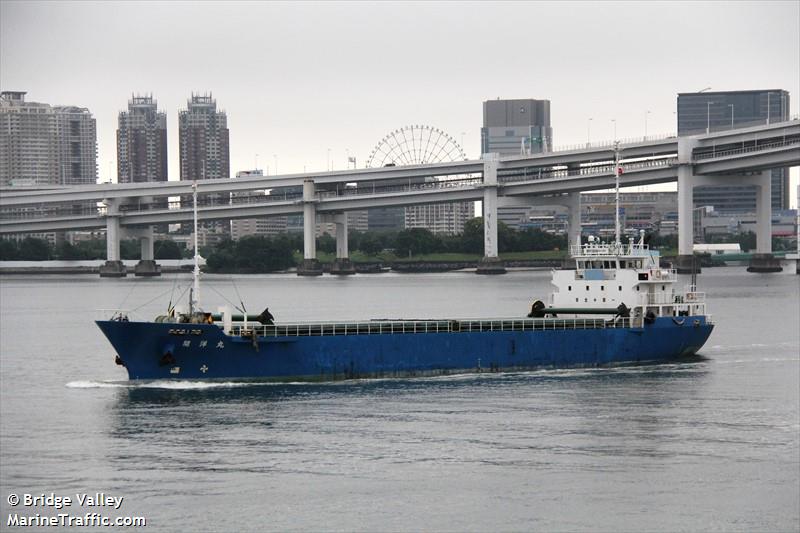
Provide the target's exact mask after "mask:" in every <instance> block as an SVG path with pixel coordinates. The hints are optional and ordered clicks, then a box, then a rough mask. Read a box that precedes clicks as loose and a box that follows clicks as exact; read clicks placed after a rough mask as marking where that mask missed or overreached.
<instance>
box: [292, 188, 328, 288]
mask: <svg viewBox="0 0 800 533" xmlns="http://www.w3.org/2000/svg"><path fill="white" fill-rule="evenodd" d="M315 195H316V187H315V185H314V180H312V179H309V178H306V179H304V180H303V263H302V264H301V265H300V266H299V267H297V275H298V276H321V275H322V266H320V264H319V261H318V260H317V235H316V233H317V231H316V230H317V206H316V202H317V200H316V197H315Z"/></svg>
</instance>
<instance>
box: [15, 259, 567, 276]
mask: <svg viewBox="0 0 800 533" xmlns="http://www.w3.org/2000/svg"><path fill="white" fill-rule="evenodd" d="M3 263H8V264H3ZM64 263H67V262H63V261H7V262H2V261H0V275H8V276H14V275H30V274H46V275H51V274H61V275H63V274H76V275H79V274H97V275H99V273H100V267H101V266H102V265H103V264H104V263H105V261H74V262H68V263H71V264H64ZM86 263H90V264H86ZM136 263H137V261H125V266H126V267H127V269H128V274H129V275H133V268H134V267H135V266H136ZM172 263H173V264H170V262H169V261H164V262H158V264H159V265H160V266H161V273H162V274H176V273H186V274H191V272H192V264H191V263H184V262H178V261H176V260H173V261H172ZM331 266H332V264H331V263H322V264H321V267H322V271H323V272H324V273H326V274H329V273H330V268H331ZM353 266H354V268H355V273H357V274H382V273H386V272H395V273H408V274H422V273H436V272H459V271H474V270H475V269H476V268H477V267H478V261H404V262H394V263H353ZM563 266H564V265H563V261H562V260H558V259H531V260H509V261H506V262H505V267H506V268H507V269H509V270H528V269H536V270H543V269H544V270H547V269H551V268H563ZM204 273H206V274H222V275H226V274H244V275H247V274H296V273H297V268H294V267H293V268H290V269H287V270H278V271H274V272H236V271H222V272H208V271H205V270H204Z"/></svg>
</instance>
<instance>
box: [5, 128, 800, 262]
mask: <svg viewBox="0 0 800 533" xmlns="http://www.w3.org/2000/svg"><path fill="white" fill-rule="evenodd" d="M618 149H619V153H620V160H621V161H620V167H621V169H622V174H621V176H620V185H621V186H622V187H628V186H638V185H652V184H658V183H668V182H675V181H677V182H678V189H679V248H680V254H681V255H682V256H685V257H690V256H691V254H692V251H691V247H692V233H691V231H692V225H691V224H688V223H687V224H681V223H680V221H681V220H687V217H688V220H691V214H692V210H693V209H694V205H693V203H692V196H693V194H692V190H693V188H694V187H695V186H699V185H719V184H730V183H736V184H753V185H757V186H758V191H759V193H758V198H759V201H758V224H757V226H758V253H759V254H762V255H765V256H766V255H768V254H769V253H770V252H771V249H770V248H769V247H770V238H769V220H770V202H769V199H770V197H771V195H770V190H769V189H770V186H771V181H770V178H769V172H768V171H769V169H772V168H781V167H787V166H797V165H800V120H797V119H794V120H790V121H787V122H779V123H772V124H763V125H758V126H751V127H747V128H738V129H732V130H729V131H724V132H715V133H711V134H706V135H698V136H692V137H680V138H677V137H667V138H662V139H649V140H647V141H642V142H635V143H628V144H623V145H619V148H618ZM614 158H615V146H614V145H613V144H610V145H609V144H606V145H603V146H587V147H584V148H579V149H574V150H565V151H559V152H549V153H544V154H534V155H527V156H514V157H503V158H499V157H497V156H496V154H486V155H485V156H484V158H483V159H480V160H468V161H457V162H452V163H437V164H426V165H415V166H403V167H384V168H377V169H358V170H355V169H354V170H346V171H333V172H312V173H303V174H288V175H282V176H250V177H244V178H236V179H222V180H202V181H199V182H198V191H199V192H200V193H201V200H200V201H199V202H198V212H199V218H200V219H201V220H218V219H236V218H253V217H268V216H281V215H288V214H300V213H302V214H303V215H304V234H305V250H304V257H305V259H306V261H305V267H307V269H308V270H309V271H310V272H313V273H316V272H317V271H318V270H319V269H318V265H316V250H315V245H314V242H315V239H314V226H315V221H316V215H317V214H322V215H330V216H329V218H333V219H334V221H335V222H336V224H337V241H341V240H343V239H344V240H345V241H346V235H347V230H346V217H345V216H343V214H344V213H346V212H348V211H352V210H362V209H369V208H373V207H389V206H406V205H420V204H431V203H445V202H462V201H472V200H480V201H482V202H483V205H484V221H485V243H484V244H485V262H486V264H487V268H486V270H487V271H493V270H497V271H501V270H502V266H501V265H498V261H497V224H496V210H497V206H498V204H500V205H530V204H531V202H532V198H540V197H545V196H546V197H555V201H557V202H561V203H563V204H565V205H567V206H568V208H569V210H570V232H569V233H570V239H571V241H573V242H574V241H575V240H576V239H579V236H580V195H579V193H580V192H584V191H592V190H602V189H609V188H612V187H613V186H614V182H615V176H614ZM265 190H272V191H277V190H280V191H281V192H280V193H279V194H264V193H263V191H265ZM255 191H261V193H255ZM191 192H192V182H188V181H182V182H163V183H133V184H101V185H91V186H79V187H48V188H37V189H26V188H22V187H11V188H5V189H2V190H0V235H1V234H13V233H24V232H44V231H61V230H76V229H98V228H104V227H105V228H106V230H107V235H109V236H110V238H108V257H109V261H110V262H118V261H119V235H120V233H121V231H124V230H125V229H127V230H128V231H129V232H131V233H134V234H135V233H136V232H139V233H140V234H143V235H144V237H143V239H144V240H145V241H146V240H147V228H148V227H150V226H152V225H153V224H163V223H175V222H186V221H189V220H191V218H192V208H191V205H187V203H189V204H190V202H186V201H184V202H183V203H182V204H181V202H173V203H172V204H170V203H169V198H170V197H173V198H174V197H184V198H185V197H187V196H188V195H190V194H191ZM229 193H234V194H229ZM95 205H97V206H98V207H95ZM764 221H766V222H764ZM149 247H150V250H151V249H152V240H151V241H150V242H149ZM339 248H340V252H342V253H343V254H344V255H342V256H340V257H339V259H342V260H346V249H347V246H346V242H345V243H343V246H340V247H339ZM146 255H148V254H147V250H145V246H143V257H144V256H146ZM337 256H339V254H338V253H337ZM149 260H152V252H150V258H149Z"/></svg>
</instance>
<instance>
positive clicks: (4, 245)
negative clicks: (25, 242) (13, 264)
mask: <svg viewBox="0 0 800 533" xmlns="http://www.w3.org/2000/svg"><path fill="white" fill-rule="evenodd" d="M18 258H19V246H17V241H13V240H11V239H0V261H13V260H15V259H18Z"/></svg>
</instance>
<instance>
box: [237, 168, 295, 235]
mask: <svg viewBox="0 0 800 533" xmlns="http://www.w3.org/2000/svg"><path fill="white" fill-rule="evenodd" d="M263 175H264V171H262V170H261V169H256V170H243V171H240V172H237V173H236V177H237V178H246V177H251V176H263ZM230 195H231V204H240V203H257V202H265V201H266V200H267V198H266V197H267V196H268V191H266V190H255V191H245V192H232V193H230ZM286 227H287V217H286V216H279V217H256V218H235V219H232V220H231V239H233V240H234V241H238V240H239V239H241V238H242V237H247V236H250V235H262V236H267V237H271V236H273V235H279V234H281V233H286Z"/></svg>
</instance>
